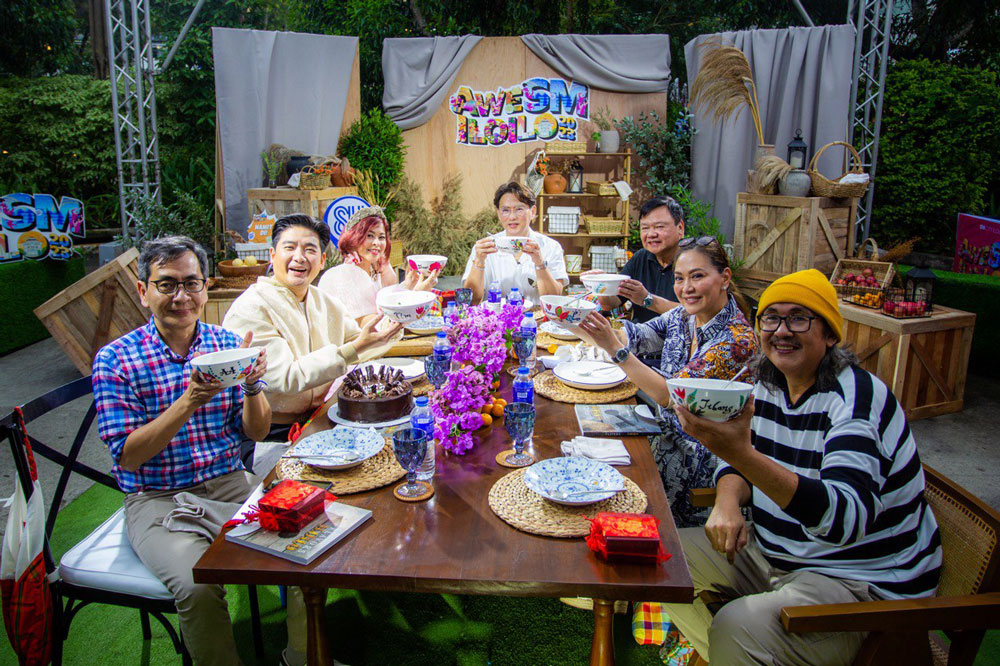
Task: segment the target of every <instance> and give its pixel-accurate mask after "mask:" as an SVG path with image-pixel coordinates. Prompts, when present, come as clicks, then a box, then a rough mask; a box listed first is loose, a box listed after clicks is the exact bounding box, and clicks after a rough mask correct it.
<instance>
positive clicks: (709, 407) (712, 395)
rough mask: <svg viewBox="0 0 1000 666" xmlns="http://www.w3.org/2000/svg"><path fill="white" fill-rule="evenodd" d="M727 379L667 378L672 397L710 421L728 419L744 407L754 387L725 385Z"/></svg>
mask: <svg viewBox="0 0 1000 666" xmlns="http://www.w3.org/2000/svg"><path fill="white" fill-rule="evenodd" d="M727 381H728V380H725V379H668V380H667V388H668V389H669V390H670V397H671V398H673V400H674V402H675V403H677V404H678V405H684V407H686V408H687V409H688V411H689V412H691V413H692V414H695V415H696V416H701V417H703V418H706V419H708V420H709V421H726V420H728V419H730V418H731V417H732V416H734V415H736V414H738V413H739V412H740V410H742V409H743V405H745V404H746V402H747V400H748V399H749V396H750V391H752V390H753V385H752V384H746V383H744V382H733V383H731V384H729V387H728V388H722V387H723V386H725V385H726V383H727Z"/></svg>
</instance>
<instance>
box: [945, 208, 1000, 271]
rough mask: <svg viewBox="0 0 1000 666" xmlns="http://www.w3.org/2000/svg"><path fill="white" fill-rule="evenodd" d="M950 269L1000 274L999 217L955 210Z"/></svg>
mask: <svg viewBox="0 0 1000 666" xmlns="http://www.w3.org/2000/svg"><path fill="white" fill-rule="evenodd" d="M952 270H953V271H955V272H956V273H975V274H977V275H996V276H1000V220H995V219H993V218H991V217H980V216H978V215H967V214H966V213H959V214H958V227H957V229H956V233H955V260H954V263H953V264H952Z"/></svg>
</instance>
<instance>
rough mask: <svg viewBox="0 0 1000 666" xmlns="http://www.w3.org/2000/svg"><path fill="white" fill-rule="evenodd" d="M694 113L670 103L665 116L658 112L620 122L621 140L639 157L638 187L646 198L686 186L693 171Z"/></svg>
mask: <svg viewBox="0 0 1000 666" xmlns="http://www.w3.org/2000/svg"><path fill="white" fill-rule="evenodd" d="M690 118H691V115H690V114H689V113H688V111H687V109H686V108H684V107H683V106H681V105H679V104H670V105H669V106H668V108H667V115H666V116H665V117H663V118H661V117H660V114H659V113H657V112H656V111H650V112H649V113H645V112H643V113H640V114H639V115H638V116H637V117H635V118H633V117H632V116H625V117H624V118H622V119H620V120H619V121H618V128H619V130H620V131H621V133H622V140H623V141H624V142H625V143H626V144H628V145H630V146H631V147H632V150H633V151H634V152H635V154H636V157H637V158H638V161H639V164H638V169H637V172H638V176H639V178H638V180H637V182H636V184H637V185H638V187H637V188H636V189H639V190H641V192H640V196H642V197H643V198H646V197H649V196H652V195H654V194H657V193H662V192H670V191H671V190H673V189H674V188H675V187H677V186H682V187H687V185H688V183H689V182H690V178H691V176H690V172H691V137H692V136H693V134H694V131H693V130H692V129H691V124H690V122H689V121H690Z"/></svg>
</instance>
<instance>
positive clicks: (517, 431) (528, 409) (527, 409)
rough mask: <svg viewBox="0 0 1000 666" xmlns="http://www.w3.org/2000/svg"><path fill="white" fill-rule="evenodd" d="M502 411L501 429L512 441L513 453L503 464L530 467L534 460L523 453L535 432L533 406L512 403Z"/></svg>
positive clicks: (525, 403) (524, 403)
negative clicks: (502, 428)
mask: <svg viewBox="0 0 1000 666" xmlns="http://www.w3.org/2000/svg"><path fill="white" fill-rule="evenodd" d="M503 411H504V417H503V427H504V429H505V430H506V431H507V434H508V435H510V438H511V439H512V440H514V453H512V454H510V455H508V456H507V457H506V458H504V462H505V463H507V464H508V465H512V466H516V467H523V466H524V465H530V464H531V463H533V462H534V461H535V459H534V458H532V457H531V456H530V455H529V454H527V453H525V452H524V447H525V445H526V444H527V443H528V442H529V441H531V435H532V434H533V433H534V432H535V406H534V405H532V404H531V403H527V402H512V403H510V404H509V405H507V406H506V407H504V408H503Z"/></svg>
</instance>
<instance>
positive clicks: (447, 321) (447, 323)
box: [444, 301, 456, 331]
mask: <svg viewBox="0 0 1000 666" xmlns="http://www.w3.org/2000/svg"><path fill="white" fill-rule="evenodd" d="M455 310H456V308H455V301H451V302H450V303H448V305H447V307H445V309H444V330H446V331H447V330H448V329H449V328H451V327H452V323H451V318H452V317H453V316H455Z"/></svg>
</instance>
